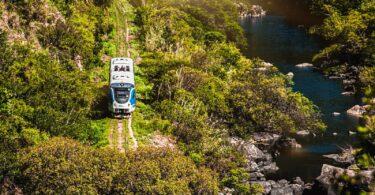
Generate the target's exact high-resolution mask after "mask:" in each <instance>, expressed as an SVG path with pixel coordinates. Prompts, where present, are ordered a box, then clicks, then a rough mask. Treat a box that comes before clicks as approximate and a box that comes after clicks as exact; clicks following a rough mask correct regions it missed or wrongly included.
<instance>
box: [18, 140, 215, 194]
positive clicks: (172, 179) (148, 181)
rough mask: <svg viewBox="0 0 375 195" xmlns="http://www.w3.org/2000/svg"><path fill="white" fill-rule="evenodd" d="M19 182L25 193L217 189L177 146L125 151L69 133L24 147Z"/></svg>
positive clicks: (207, 172) (206, 172)
mask: <svg viewBox="0 0 375 195" xmlns="http://www.w3.org/2000/svg"><path fill="white" fill-rule="evenodd" d="M19 162H20V169H21V175H20V177H19V178H18V184H20V186H21V187H22V188H23V190H24V192H25V193H42V194H51V193H67V194H71V193H89V194H98V193H99V194H110V193H125V194H128V193H141V194H187V193H188V194H192V193H217V192H218V183H217V180H216V177H215V175H214V174H213V173H212V171H210V170H209V169H206V168H203V167H202V168H197V167H196V166H195V165H194V163H193V162H192V160H190V159H189V158H187V157H185V156H183V155H182V154H181V153H180V152H178V151H172V150H168V149H157V148H141V149H139V151H135V152H129V153H127V154H126V155H123V154H120V153H118V152H116V151H113V150H108V149H93V148H91V147H88V146H85V145H82V144H80V143H78V142H76V141H73V140H70V139H67V138H61V137H60V138H59V137H58V138H52V139H51V140H49V141H48V142H45V143H42V144H40V145H38V146H35V147H32V148H29V149H26V150H24V151H23V152H22V153H21V155H20V159H19Z"/></svg>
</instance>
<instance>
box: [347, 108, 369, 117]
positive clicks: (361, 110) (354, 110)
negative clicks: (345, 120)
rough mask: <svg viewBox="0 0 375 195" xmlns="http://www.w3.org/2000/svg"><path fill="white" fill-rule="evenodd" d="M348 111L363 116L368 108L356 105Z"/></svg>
mask: <svg viewBox="0 0 375 195" xmlns="http://www.w3.org/2000/svg"><path fill="white" fill-rule="evenodd" d="M346 113H347V114H349V115H352V116H356V117H362V116H363V114H365V113H366V108H365V107H364V106H360V105H355V106H353V107H352V108H350V109H349V110H348V111H346Z"/></svg>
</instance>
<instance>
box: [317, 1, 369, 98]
mask: <svg viewBox="0 0 375 195" xmlns="http://www.w3.org/2000/svg"><path fill="white" fill-rule="evenodd" d="M313 5H314V6H313V9H314V11H315V12H317V13H319V14H322V15H324V16H326V17H325V19H324V21H323V24H322V25H321V26H319V27H316V28H314V29H313V31H314V32H316V33H318V34H319V35H321V36H322V37H324V38H325V39H327V40H328V41H329V42H330V43H331V44H330V45H329V46H328V47H326V48H325V49H323V50H322V51H321V52H320V53H319V54H317V55H316V56H315V58H314V60H315V61H316V62H317V65H318V66H321V68H322V69H323V70H324V71H325V72H326V73H327V74H336V75H340V74H349V75H351V76H353V77H354V78H355V79H356V80H357V81H358V83H357V86H358V87H359V88H360V89H363V91H369V90H372V92H371V94H372V97H373V93H374V92H373V91H374V87H375V86H374V83H373V81H374V80H375V76H374V74H373V73H374V71H375V70H374V69H375V68H374V63H375V32H374V29H375V26H374V25H375V11H374V10H375V3H374V1H372V0H357V1H350V0H341V1H335V0H328V1H322V0H315V1H313ZM371 73H372V74H371ZM371 81H372V82H371ZM368 93H369V92H368Z"/></svg>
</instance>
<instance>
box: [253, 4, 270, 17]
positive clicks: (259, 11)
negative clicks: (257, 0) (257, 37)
mask: <svg viewBox="0 0 375 195" xmlns="http://www.w3.org/2000/svg"><path fill="white" fill-rule="evenodd" d="M266 13H267V12H266V11H264V10H263V8H262V7H261V6H260V5H252V6H251V8H250V11H249V16H250V17H252V18H257V17H262V16H265V15H266Z"/></svg>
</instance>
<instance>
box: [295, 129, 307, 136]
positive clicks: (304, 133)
mask: <svg viewBox="0 0 375 195" xmlns="http://www.w3.org/2000/svg"><path fill="white" fill-rule="evenodd" d="M296 134H297V135H300V136H307V135H310V131H307V130H304V131H298V132H297V133H296Z"/></svg>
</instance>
